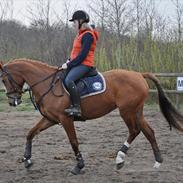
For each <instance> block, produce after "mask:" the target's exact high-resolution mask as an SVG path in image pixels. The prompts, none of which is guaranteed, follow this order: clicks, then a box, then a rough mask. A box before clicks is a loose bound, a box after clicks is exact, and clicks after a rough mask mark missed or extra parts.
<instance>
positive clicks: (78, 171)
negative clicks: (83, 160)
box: [71, 166, 81, 175]
mask: <svg viewBox="0 0 183 183" xmlns="http://www.w3.org/2000/svg"><path fill="white" fill-rule="evenodd" d="M71 173H72V174H74V175H78V174H80V173H81V168H79V167H78V166H75V167H74V168H73V169H72V170H71Z"/></svg>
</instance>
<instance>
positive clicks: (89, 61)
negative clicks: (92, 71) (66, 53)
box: [70, 29, 98, 67]
mask: <svg viewBox="0 0 183 183" xmlns="http://www.w3.org/2000/svg"><path fill="white" fill-rule="evenodd" d="M87 32H89V33H91V34H92V36H93V38H94V40H93V43H92V45H91V47H90V50H89V52H88V55H87V56H86V58H85V59H84V60H83V62H82V64H83V65H86V66H90V67H92V66H94V52H95V48H96V42H97V40H98V32H97V31H96V30H90V29H84V30H80V31H79V33H78V35H77V36H76V38H75V39H74V43H73V48H72V51H71V56H70V59H71V62H72V60H73V59H75V58H76V57H77V56H78V54H79V53H80V52H81V49H82V45H81V41H82V37H83V35H84V34H86V33H87Z"/></svg>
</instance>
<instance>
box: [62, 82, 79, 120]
mask: <svg viewBox="0 0 183 183" xmlns="http://www.w3.org/2000/svg"><path fill="white" fill-rule="evenodd" d="M67 89H68V92H69V93H70V98H71V102H72V105H71V106H70V107H69V108H67V109H65V112H66V113H67V114H68V115H69V116H78V117H80V116H81V107H80V95H79V92H78V89H77V87H76V85H75V83H74V82H71V83H70V84H69V86H68V88H67Z"/></svg>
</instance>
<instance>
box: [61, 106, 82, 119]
mask: <svg viewBox="0 0 183 183" xmlns="http://www.w3.org/2000/svg"><path fill="white" fill-rule="evenodd" d="M64 111H65V112H66V113H67V114H68V116H77V117H81V109H80V107H79V106H73V105H71V106H70V107H69V108H67V109H65V110H64Z"/></svg>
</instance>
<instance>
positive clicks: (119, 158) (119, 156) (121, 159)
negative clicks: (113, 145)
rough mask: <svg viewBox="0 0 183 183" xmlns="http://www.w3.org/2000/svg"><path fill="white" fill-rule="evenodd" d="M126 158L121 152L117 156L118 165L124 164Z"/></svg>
mask: <svg viewBox="0 0 183 183" xmlns="http://www.w3.org/2000/svg"><path fill="white" fill-rule="evenodd" d="M124 158H125V153H124V152H122V151H119V152H118V154H117V156H116V164H119V163H122V162H124V161H125V160H124Z"/></svg>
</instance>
